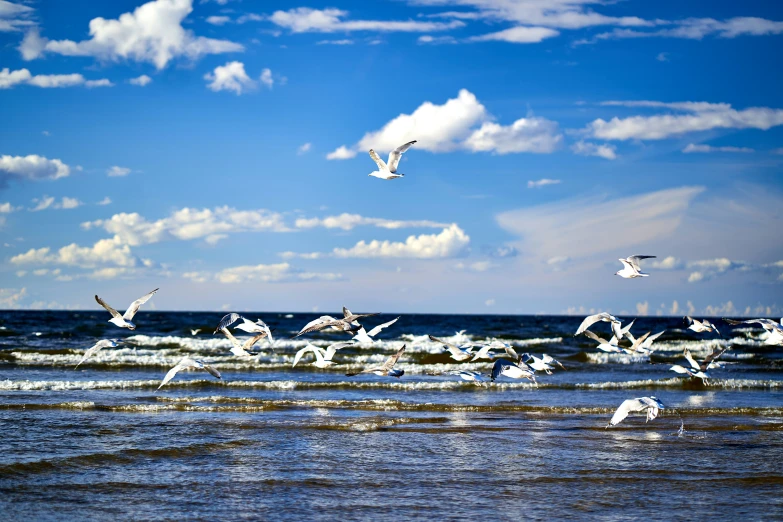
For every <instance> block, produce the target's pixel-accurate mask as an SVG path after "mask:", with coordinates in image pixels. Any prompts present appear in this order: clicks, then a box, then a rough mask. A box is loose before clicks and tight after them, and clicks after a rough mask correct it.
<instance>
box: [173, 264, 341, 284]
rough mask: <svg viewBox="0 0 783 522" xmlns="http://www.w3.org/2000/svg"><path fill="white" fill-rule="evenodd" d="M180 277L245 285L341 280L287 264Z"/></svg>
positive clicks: (332, 275) (339, 277)
mask: <svg viewBox="0 0 783 522" xmlns="http://www.w3.org/2000/svg"><path fill="white" fill-rule="evenodd" d="M182 277H185V278H187V279H190V280H191V281H194V282H197V283H204V282H206V281H209V280H216V281H218V282H220V283H225V284H234V283H246V282H254V281H255V282H262V283H284V282H297V281H339V280H342V279H343V276H342V274H338V273H329V272H326V273H323V272H306V271H303V270H296V269H294V268H292V267H291V265H290V264H288V263H277V264H271V265H263V264H261V265H244V266H235V267H232V268H225V269H223V270H221V271H219V272H217V273H214V274H212V273H210V272H204V271H201V272H186V273H184V274H182Z"/></svg>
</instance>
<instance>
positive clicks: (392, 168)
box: [368, 140, 416, 179]
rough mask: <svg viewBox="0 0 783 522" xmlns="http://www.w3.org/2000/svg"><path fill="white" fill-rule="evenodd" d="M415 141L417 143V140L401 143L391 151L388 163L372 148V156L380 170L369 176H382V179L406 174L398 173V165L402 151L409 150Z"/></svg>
mask: <svg viewBox="0 0 783 522" xmlns="http://www.w3.org/2000/svg"><path fill="white" fill-rule="evenodd" d="M414 143H416V140H413V141H409V142H408V143H406V144H405V145H400V146H399V147H397V148H396V149H394V150H393V151H391V152H390V153H389V163H388V165H387V164H386V163H384V162H383V160H382V159H381V157H380V156H378V153H377V152H375V151H374V150H372V149H370V157H371V158H372V160H373V161H374V162H375V164H376V165H378V170H377V171H375V172H372V173H370V174H368V176H373V177H375V178H381V179H394V178H401V177H403V176H405V174H398V173H397V166H398V165H399V164H400V159H401V158H402V153H403V152H405V151H406V150H408V149H409V148H411V146H412V145H413V144H414Z"/></svg>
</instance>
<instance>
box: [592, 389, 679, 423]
mask: <svg viewBox="0 0 783 522" xmlns="http://www.w3.org/2000/svg"><path fill="white" fill-rule="evenodd" d="M663 409H665V407H664V405H663V403H662V402H661V401H660V400H658V399H657V398H656V397H655V396H654V395H651V396H650V397H639V398H637V399H628V400H626V401H623V403H622V404H620V407H619V408H617V411H616V412H614V415H612V419H611V420H610V421H609V424H607V425H606V427H607V428H609V427H610V426H617V425H618V424H620V423H621V422H622V421H623V420H624V419H625V418H626V417H627V416H628V414H629V413H631V412H640V411H646V412H647V420H646V421H645V422H650V421H651V420H653V419H654V418H656V417H657V416H658V410H663Z"/></svg>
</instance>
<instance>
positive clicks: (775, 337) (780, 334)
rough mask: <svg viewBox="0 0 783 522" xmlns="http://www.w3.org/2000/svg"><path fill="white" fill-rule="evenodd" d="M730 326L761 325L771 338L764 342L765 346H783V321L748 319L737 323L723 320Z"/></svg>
mask: <svg viewBox="0 0 783 522" xmlns="http://www.w3.org/2000/svg"><path fill="white" fill-rule="evenodd" d="M723 320H724V321H726V322H727V323H729V324H730V325H738V324H759V325H761V327H762V328H763V329H764V331H765V332H767V333H768V334H769V336H768V337H767V338H766V339H765V340H764V344H770V345H778V344H780V345H783V319H781V320H780V322H779V323H778V322H775V321H773V320H772V319H748V320H746V321H735V320H734V319H723Z"/></svg>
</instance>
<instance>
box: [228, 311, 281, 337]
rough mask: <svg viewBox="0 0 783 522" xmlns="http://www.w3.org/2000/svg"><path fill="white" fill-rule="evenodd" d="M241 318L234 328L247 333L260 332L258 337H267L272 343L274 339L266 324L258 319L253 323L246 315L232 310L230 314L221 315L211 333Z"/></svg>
mask: <svg viewBox="0 0 783 522" xmlns="http://www.w3.org/2000/svg"><path fill="white" fill-rule="evenodd" d="M240 319H242V322H241V323H240V324H238V325H236V326H235V327H234V328H236V329H238V330H242V331H244V332H247V333H251V334H262V335H261V337H259V339H263V338H264V337H269V342H270V343H274V342H275V340H274V339H272V330H271V329H270V328H269V326H267V324H266V323H265V322H264V321H262V320H261V319H259V320H258V321H256V322H255V323H254V322H253V321H251V320H250V319H248V318H247V317H244V316H243V315H240V314H238V313H236V312H232V313H230V314H226V315H224V316H223V318H222V319H220V322H219V323H218V325H217V328H216V329H215V333H213V334H212V335H215V334H216V333H218V332H219V331H221V330H223V329H228V327H229V326H231V325H232V324H234V323H236V322H237V321H239V320H240Z"/></svg>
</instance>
